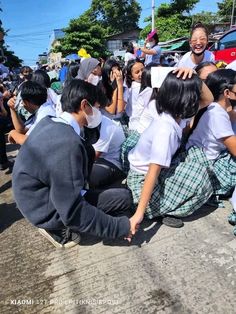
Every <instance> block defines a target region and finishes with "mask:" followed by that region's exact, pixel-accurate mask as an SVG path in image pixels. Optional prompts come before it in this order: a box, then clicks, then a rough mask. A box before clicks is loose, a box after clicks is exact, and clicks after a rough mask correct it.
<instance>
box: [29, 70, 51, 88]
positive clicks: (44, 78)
mask: <svg viewBox="0 0 236 314" xmlns="http://www.w3.org/2000/svg"><path fill="white" fill-rule="evenodd" d="M31 81H33V82H37V83H38V84H40V85H41V86H43V87H45V88H49V87H50V85H51V82H50V77H49V75H48V74H47V73H46V72H45V71H44V70H36V71H35V72H34V73H33V74H32V78H31Z"/></svg>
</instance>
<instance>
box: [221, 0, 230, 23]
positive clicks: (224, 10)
mask: <svg viewBox="0 0 236 314" xmlns="http://www.w3.org/2000/svg"><path fill="white" fill-rule="evenodd" d="M217 5H218V8H219V10H218V12H217V13H218V15H219V17H220V19H221V21H222V22H230V20H231V14H232V8H233V0H223V1H221V2H217Z"/></svg>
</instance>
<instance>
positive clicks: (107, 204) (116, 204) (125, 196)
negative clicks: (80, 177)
mask: <svg viewBox="0 0 236 314" xmlns="http://www.w3.org/2000/svg"><path fill="white" fill-rule="evenodd" d="M84 198H85V199H86V201H87V202H88V203H89V204H91V205H93V206H96V207H97V208H98V209H100V210H102V211H103V212H104V213H106V214H109V215H111V216H120V215H122V214H123V213H124V212H126V211H128V210H130V209H131V208H132V204H133V199H132V194H131V192H130V190H128V189H125V188H111V189H107V190H89V191H88V192H87V193H86V194H85V195H84Z"/></svg>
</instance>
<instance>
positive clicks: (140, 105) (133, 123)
mask: <svg viewBox="0 0 236 314" xmlns="http://www.w3.org/2000/svg"><path fill="white" fill-rule="evenodd" d="M151 96H152V88H151V87H146V88H145V89H144V90H143V91H142V92H141V93H139V95H138V98H137V101H136V103H135V104H133V107H132V113H131V116H130V118H129V129H130V130H137V131H138V128H139V120H140V117H141V115H142V113H143V111H144V110H145V108H146V107H147V105H148V103H149V101H150V98H151Z"/></svg>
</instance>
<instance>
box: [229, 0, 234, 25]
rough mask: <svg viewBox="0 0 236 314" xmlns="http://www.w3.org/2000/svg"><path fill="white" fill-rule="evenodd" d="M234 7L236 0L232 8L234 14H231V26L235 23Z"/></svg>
mask: <svg viewBox="0 0 236 314" xmlns="http://www.w3.org/2000/svg"><path fill="white" fill-rule="evenodd" d="M234 8H235V0H233V8H232V14H231V22H230V28H232V26H233V25H234Z"/></svg>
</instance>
